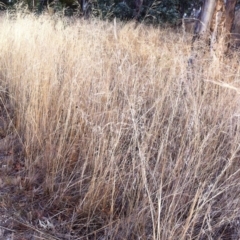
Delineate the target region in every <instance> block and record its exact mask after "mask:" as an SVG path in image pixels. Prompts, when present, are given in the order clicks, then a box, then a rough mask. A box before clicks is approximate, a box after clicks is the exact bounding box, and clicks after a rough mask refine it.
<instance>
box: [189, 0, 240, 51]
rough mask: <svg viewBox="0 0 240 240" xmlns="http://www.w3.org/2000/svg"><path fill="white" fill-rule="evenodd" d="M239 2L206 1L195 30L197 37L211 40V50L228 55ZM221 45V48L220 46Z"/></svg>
mask: <svg viewBox="0 0 240 240" xmlns="http://www.w3.org/2000/svg"><path fill="white" fill-rule="evenodd" d="M236 2H237V0H205V1H204V3H203V6H202V10H201V14H200V19H199V22H198V24H197V26H196V28H195V32H194V33H195V37H194V39H193V42H194V41H195V39H196V37H198V38H203V39H207V38H208V37H209V38H210V48H211V50H213V51H216V50H219V51H221V52H222V53H226V52H227V50H228V45H229V40H230V33H231V28H232V24H233V20H234V13H235V6H236ZM220 45H221V46H220Z"/></svg>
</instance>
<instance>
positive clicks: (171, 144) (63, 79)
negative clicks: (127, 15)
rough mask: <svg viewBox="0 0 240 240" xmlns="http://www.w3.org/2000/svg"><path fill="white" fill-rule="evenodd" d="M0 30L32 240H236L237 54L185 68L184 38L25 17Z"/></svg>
mask: <svg viewBox="0 0 240 240" xmlns="http://www.w3.org/2000/svg"><path fill="white" fill-rule="evenodd" d="M0 29H1V31H0V81H1V88H2V89H3V94H2V101H3V102H7V103H8V104H10V105H11V106H12V108H13V109H14V117H13V119H12V122H13V124H14V128H15V131H16V132H17V134H18V135H19V137H20V138H21V141H22V143H23V146H24V152H25V154H24V163H25V169H24V171H23V172H22V173H21V174H23V175H22V176H24V177H22V182H21V188H20V190H19V192H20V193H19V192H17V193H16V194H21V196H22V195H23V196H25V198H26V196H27V202H28V204H27V206H26V207H25V208H24V209H21V211H22V215H20V216H19V215H18V221H21V223H22V224H23V225H25V226H28V227H29V229H31V230H35V231H34V233H33V234H34V235H35V236H36V239H37V236H40V235H41V236H42V237H44V238H45V239H162V240H163V239H206V238H208V239H217V238H218V237H219V236H220V235H224V236H228V238H226V239H231V238H232V239H237V235H236V234H237V233H236V231H237V230H236V229H237V227H236V225H237V223H238V218H239V216H240V201H239V196H240V186H239V184H240V181H239V177H240V168H239V167H240V161H239V154H240V145H239V142H240V134H239V131H240V118H239V116H240V108H239V102H240V95H239V86H240V85H239V76H240V68H239V66H238V56H237V53H234V54H233V56H232V58H231V59H230V60H229V58H221V59H220V58H212V57H211V56H210V55H208V54H207V53H206V52H207V51H208V50H207V49H205V50H203V51H205V54H202V55H201V57H199V58H198V59H196V61H195V62H194V64H193V65H189V64H188V59H189V56H190V54H191V46H190V45H189V43H188V42H187V41H186V38H185V37H183V36H182V35H181V34H176V33H173V32H171V31H170V30H164V29H153V28H151V27H146V26H142V25H139V26H137V27H136V26H135V25H134V24H131V23H129V24H120V23H117V24H115V25H114V24H110V23H106V22H99V21H90V22H86V21H81V20H75V21H74V22H72V23H71V22H69V20H66V19H60V18H59V19H57V18H56V19H51V18H49V17H47V16H41V17H38V18H35V17H33V16H31V15H30V16H25V17H18V18H17V19H16V20H11V19H9V18H7V17H3V18H1V22H0ZM202 48H204V46H203V47H202ZM6 92H7V94H5V93H6ZM13 195H14V194H13ZM12 206H13V207H14V208H15V209H17V207H16V203H14V202H13V203H12ZM29 212H31V217H29ZM234 237H235V238H234Z"/></svg>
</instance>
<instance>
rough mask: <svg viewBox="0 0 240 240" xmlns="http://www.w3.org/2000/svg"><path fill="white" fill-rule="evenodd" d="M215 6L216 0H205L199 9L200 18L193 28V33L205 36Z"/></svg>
mask: <svg viewBox="0 0 240 240" xmlns="http://www.w3.org/2000/svg"><path fill="white" fill-rule="evenodd" d="M215 7H216V0H205V1H204V3H203V6H202V9H201V14H200V19H199V22H198V23H197V26H196V28H195V34H196V35H199V36H204V35H205V36H206V35H207V34H208V33H209V30H210V24H211V21H212V18H213V13H214V10H215Z"/></svg>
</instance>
